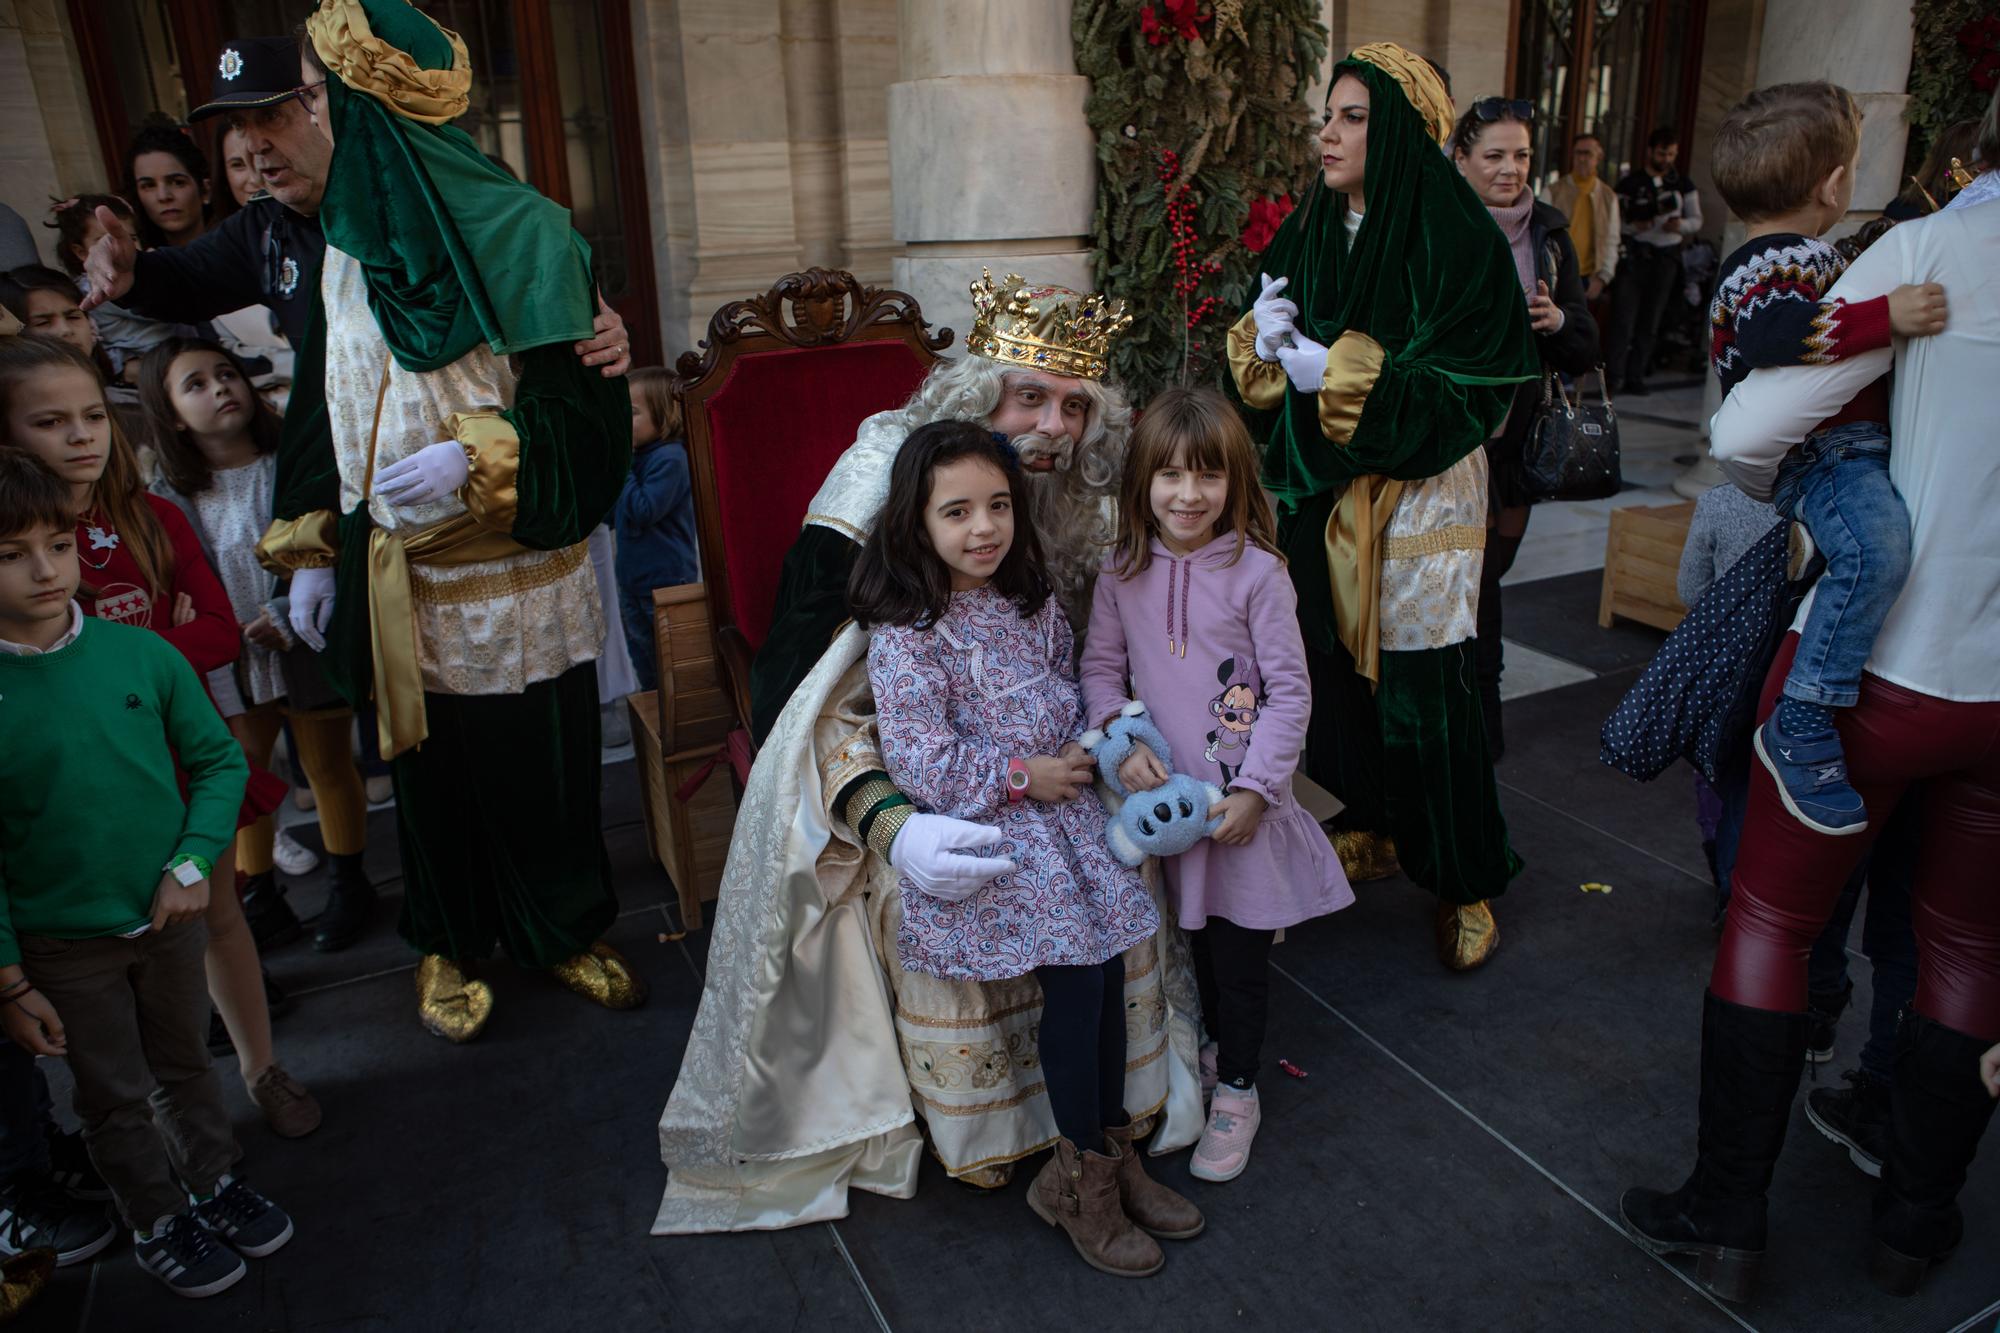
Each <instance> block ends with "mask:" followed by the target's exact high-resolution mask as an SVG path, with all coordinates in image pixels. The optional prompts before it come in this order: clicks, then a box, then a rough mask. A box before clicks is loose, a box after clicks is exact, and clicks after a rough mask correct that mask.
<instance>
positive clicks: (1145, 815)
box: [1079, 701, 1222, 866]
mask: <svg viewBox="0 0 2000 1333" xmlns="http://www.w3.org/2000/svg"><path fill="white" fill-rule="evenodd" d="M1079 742H1080V744H1082V746H1083V748H1084V749H1086V750H1088V751H1090V753H1091V756H1092V757H1093V758H1095V759H1096V760H1097V771H1098V772H1099V773H1100V774H1101V775H1103V778H1104V781H1105V783H1106V785H1108V786H1109V787H1110V788H1111V790H1112V791H1114V792H1116V793H1118V795H1119V796H1120V797H1122V798H1124V802H1125V803H1124V804H1123V805H1121V806H1120V807H1119V808H1118V812H1117V813H1116V814H1114V815H1112V817H1111V826H1110V827H1109V828H1108V829H1106V830H1105V834H1104V840H1105V843H1106V844H1107V845H1108V846H1109V847H1110V848H1111V854H1112V855H1113V856H1115V857H1117V858H1118V859H1119V860H1121V861H1123V862H1124V863H1125V864H1126V865H1128V866H1136V865H1138V864H1139V863H1140V862H1142V861H1144V860H1145V859H1146V858H1147V857H1149V856H1178V855H1179V854H1180V853H1182V852H1184V851H1186V850H1187V849H1188V848H1190V847H1192V846H1194V845H1195V844H1196V843H1197V842H1200V841H1201V840H1202V839H1203V838H1206V837H1207V836H1209V835H1210V834H1211V833H1213V832H1215V830H1216V829H1218V828H1220V827H1222V820H1221V819H1220V818H1216V819H1210V818H1209V817H1208V808H1209V807H1210V806H1211V805H1213V804H1215V803H1216V802H1217V801H1219V800H1221V799H1222V788H1220V787H1218V786H1216V785H1215V784H1214V783H1213V782H1203V781H1202V780H1201V779H1199V778H1194V777H1189V776H1188V775H1187V774H1185V773H1173V772H1172V770H1173V766H1174V754H1173V751H1172V749H1170V748H1169V747H1168V745H1167V738H1166V737H1165V736H1162V735H1161V734H1160V729H1159V728H1158V727H1156V726H1154V725H1153V721H1152V719H1151V718H1149V717H1147V716H1146V705H1144V704H1143V703H1138V702H1136V701H1135V702H1133V703H1129V704H1126V705H1125V707H1124V708H1123V709H1121V710H1120V711H1119V714H1118V717H1117V718H1116V719H1115V720H1114V721H1113V722H1112V723H1111V725H1110V726H1108V727H1105V728H1103V729H1102V730H1099V729H1097V728H1095V727H1093V728H1091V729H1090V730H1089V731H1086V732H1085V733H1083V735H1082V736H1081V737H1080V738H1079ZM1141 742H1143V743H1144V744H1145V745H1146V746H1147V747H1148V748H1150V749H1151V750H1152V752H1153V753H1154V754H1156V755H1158V756H1159V759H1160V762H1161V763H1162V764H1164V765H1166V767H1167V769H1168V771H1169V772H1170V773H1172V776H1170V777H1169V778H1168V779H1167V780H1166V782H1165V784H1164V785H1162V786H1158V787H1155V788H1153V789H1152V790H1151V791H1142V792H1129V791H1127V790H1125V784H1124V783H1123V782H1122V781H1120V780H1119V777H1118V766H1119V765H1120V764H1122V763H1124V762H1125V761H1126V759H1128V758H1129V757H1131V754H1132V747H1133V746H1134V745H1135V744H1139V743H1141Z"/></svg>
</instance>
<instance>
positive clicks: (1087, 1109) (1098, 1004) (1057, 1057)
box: [1035, 954, 1126, 1152]
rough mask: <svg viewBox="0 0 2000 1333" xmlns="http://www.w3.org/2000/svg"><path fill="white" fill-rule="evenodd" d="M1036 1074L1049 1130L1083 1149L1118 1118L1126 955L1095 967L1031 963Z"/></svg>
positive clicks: (1121, 1111) (1094, 1148)
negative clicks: (1038, 993)
mask: <svg viewBox="0 0 2000 1333" xmlns="http://www.w3.org/2000/svg"><path fill="white" fill-rule="evenodd" d="M1035 980H1036V981H1039V982H1040V983H1041V984H1042V1033H1041V1047H1042V1078H1043V1080H1044V1081H1045V1082H1046V1083H1047V1084H1048V1089H1049V1109H1050V1110H1052V1111H1054V1112H1055V1117H1056V1131H1057V1132H1058V1133H1060V1134H1061V1135H1062V1136H1063V1137H1064V1138H1066V1139H1068V1140H1069V1141H1070V1142H1071V1143H1074V1144H1075V1145H1076V1146H1077V1147H1078V1148H1081V1149H1083V1150H1085V1151H1087V1152H1101V1151H1102V1150H1103V1148H1104V1130H1105V1128H1106V1126H1111V1125H1123V1124H1124V1123H1125V1121H1126V1116H1125V958H1124V955H1122V954H1120V955H1118V956H1116V957H1112V958H1107V959H1106V960H1105V961H1104V962H1102V963H1099V964H1097V965H1096V966H1077V967H1055V966H1049V967H1038V968H1036V969H1035Z"/></svg>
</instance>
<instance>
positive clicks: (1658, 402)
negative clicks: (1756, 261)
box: [1500, 384, 1707, 699]
mask: <svg viewBox="0 0 2000 1333" xmlns="http://www.w3.org/2000/svg"><path fill="white" fill-rule="evenodd" d="M1619 408H1620V414H1619V464H1620V467H1621V469H1622V470H1623V472H1624V476H1625V480H1626V482H1627V483H1628V489H1626V490H1623V491H1620V492H1619V493H1618V494H1617V495H1614V496H1612V497H1610V498H1609V499H1605V500H1591V501H1587V502H1581V503H1570V502H1559V503H1554V504H1543V505H1537V506H1536V507H1535V512H1534V516H1533V518H1532V519H1531V520H1530V522H1529V524H1528V535H1527V537H1526V538H1525V539H1524V540H1523V541H1522V543H1521V552H1520V554H1519V555H1518V556H1516V557H1515V559H1514V567H1513V568H1512V569H1510V570H1508V571H1507V576H1506V577H1505V578H1503V579H1502V580H1501V584H1502V585H1503V586H1507V587H1512V586H1514V585H1516V584H1521V583H1532V582H1534V581H1535V580H1537V579H1548V578H1556V577H1558V576H1560V575H1564V574H1581V573H1586V572H1588V571H1590V570H1593V569H1602V568H1604V543H1605V537H1606V534H1607V533H1608V532H1609V530H1610V526H1611V511H1612V510H1614V509H1621V508H1624V507H1626V506H1628V505H1670V504H1679V503H1680V502H1681V499H1682V497H1681V496H1679V495H1677V494H1675V492H1674V490H1673V482H1674V478H1676V477H1678V476H1679V475H1680V474H1681V472H1682V471H1683V470H1684V468H1685V467H1686V465H1687V462H1688V460H1689V459H1690V458H1691V457H1693V456H1694V455H1695V454H1697V453H1699V452H1701V451H1702V450H1704V449H1706V448H1707V441H1706V440H1705V439H1703V438H1702V435H1701V431H1700V424H1699V423H1700V419H1701V386H1700V385H1699V384H1695V385H1690V386H1686V387H1677V388H1672V389H1660V390H1656V391H1655V392H1653V393H1652V394H1650V395H1648V396H1647V397H1645V398H1641V399H1630V400H1627V401H1625V402H1622V403H1620V404H1619ZM1506 643H1507V674H1506V675H1505V676H1503V677H1502V678H1501V683H1500V697H1501V698H1503V699H1518V698H1520V697H1521V696H1523V695H1528V694H1539V693H1541V692H1542V691H1543V690H1554V689H1560V688H1561V687H1562V686H1565V685H1574V684H1576V683H1577V682H1578V681H1584V680H1589V679H1590V678H1591V677H1592V676H1593V675H1594V674H1595V673H1594V672H1592V671H1590V670H1589V669H1588V668H1586V667H1582V666H1578V665H1577V664H1576V663H1574V662H1568V661H1564V660H1563V659H1562V658H1560V657H1556V656H1553V655H1551V654H1549V653H1544V652H1540V651H1538V650H1536V649H1534V648H1530V647H1528V646H1527V645H1526V644H1523V643H1517V642H1515V641H1514V640H1513V639H1508V640H1507V641H1506Z"/></svg>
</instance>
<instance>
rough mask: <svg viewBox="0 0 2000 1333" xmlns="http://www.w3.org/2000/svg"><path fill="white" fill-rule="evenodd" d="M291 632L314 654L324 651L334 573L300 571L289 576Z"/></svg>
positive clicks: (330, 616)
mask: <svg viewBox="0 0 2000 1333" xmlns="http://www.w3.org/2000/svg"><path fill="white" fill-rule="evenodd" d="M288 618H289V619H290V620H291V622H292V633H294V634H296V635H298V636H299V637H300V638H301V639H304V640H305V642H306V646H307V647H309V648H311V649H312V650H313V651H314V652H316V653H317V652H323V651H325V649H326V627H327V623H328V622H329V621H331V620H332V619H333V571H332V570H331V569H301V570H299V571H298V572H297V573H295V574H293V575H292V592H291V613H290V616H289V617H288Z"/></svg>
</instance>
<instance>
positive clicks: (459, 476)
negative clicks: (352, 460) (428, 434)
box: [375, 440, 471, 507]
mask: <svg viewBox="0 0 2000 1333" xmlns="http://www.w3.org/2000/svg"><path fill="white" fill-rule="evenodd" d="M470 470H471V469H470V468H469V466H468V465H467V464H466V461H465V446H464V445H462V444H460V443H459V442H458V441H457V440H439V441H438V442H437V443H436V444H427V445H425V446H424V447H423V448H421V449H419V450H417V451H416V452H415V453H413V454H411V455H410V456H409V457H408V458H405V459H401V460H399V461H397V462H394V463H391V464H389V465H388V466H387V467H384V468H381V469H379V470H378V471H377V472H376V473H375V494H377V495H379V496H381V497H382V498H383V499H384V500H387V501H388V502H389V503H390V504H392V505H397V506H399V507H401V506H408V505H420V504H428V503H429V502H430V501H432V500H442V499H444V497H445V496H447V495H450V494H451V493H452V492H454V491H456V490H457V489H458V488H459V487H461V486H463V485H465V478H466V475H467V473H468V472H470Z"/></svg>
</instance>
